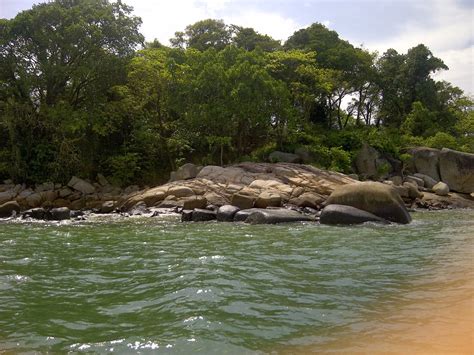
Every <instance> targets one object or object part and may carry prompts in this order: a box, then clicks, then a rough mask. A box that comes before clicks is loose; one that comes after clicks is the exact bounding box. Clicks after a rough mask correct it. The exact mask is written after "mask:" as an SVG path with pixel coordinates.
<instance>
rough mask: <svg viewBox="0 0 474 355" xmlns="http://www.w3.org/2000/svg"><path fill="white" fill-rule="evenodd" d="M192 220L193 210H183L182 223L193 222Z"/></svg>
mask: <svg viewBox="0 0 474 355" xmlns="http://www.w3.org/2000/svg"><path fill="white" fill-rule="evenodd" d="M192 220H193V211H192V210H183V212H181V222H191V221H192Z"/></svg>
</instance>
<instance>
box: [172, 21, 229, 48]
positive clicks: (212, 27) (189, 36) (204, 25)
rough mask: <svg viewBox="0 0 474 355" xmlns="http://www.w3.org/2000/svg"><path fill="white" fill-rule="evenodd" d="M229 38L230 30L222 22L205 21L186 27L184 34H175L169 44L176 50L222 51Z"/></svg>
mask: <svg viewBox="0 0 474 355" xmlns="http://www.w3.org/2000/svg"><path fill="white" fill-rule="evenodd" d="M231 38H232V31H231V28H230V27H229V26H227V25H226V24H225V23H224V21H222V20H213V19H207V20H202V21H198V22H196V23H194V24H192V25H189V26H187V27H186V29H185V30H184V32H176V33H175V37H174V38H172V39H171V40H170V42H171V44H172V45H173V47H176V48H194V49H197V50H199V51H205V50H206V49H208V48H215V49H217V50H222V49H224V48H225V46H227V45H228V44H229V43H230V42H231Z"/></svg>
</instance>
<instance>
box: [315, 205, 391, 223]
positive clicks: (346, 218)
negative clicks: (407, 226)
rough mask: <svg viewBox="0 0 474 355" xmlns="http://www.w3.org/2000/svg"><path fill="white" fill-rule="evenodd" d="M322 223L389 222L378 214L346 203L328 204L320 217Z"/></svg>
mask: <svg viewBox="0 0 474 355" xmlns="http://www.w3.org/2000/svg"><path fill="white" fill-rule="evenodd" d="M319 222H320V223H321V224H360V223H364V222H377V223H383V224H387V223H388V222H387V221H386V220H385V219H383V218H380V217H377V216H376V215H374V214H372V213H370V212H367V211H363V210H360V209H358V208H355V207H352V206H346V205H328V206H326V207H324V209H323V210H322V211H321V216H320V219H319Z"/></svg>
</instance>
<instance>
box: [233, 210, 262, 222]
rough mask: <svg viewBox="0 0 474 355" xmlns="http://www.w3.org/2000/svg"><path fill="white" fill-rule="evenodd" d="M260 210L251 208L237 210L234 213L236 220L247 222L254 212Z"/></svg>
mask: <svg viewBox="0 0 474 355" xmlns="http://www.w3.org/2000/svg"><path fill="white" fill-rule="evenodd" d="M258 211H260V209H259V208H249V209H245V210H241V211H237V213H236V214H235V215H234V222H245V220H246V219H247V218H248V216H250V215H251V214H252V213H254V212H258Z"/></svg>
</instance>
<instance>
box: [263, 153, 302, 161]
mask: <svg viewBox="0 0 474 355" xmlns="http://www.w3.org/2000/svg"><path fill="white" fill-rule="evenodd" d="M268 160H270V161H271V162H272V163H299V162H300V161H301V158H300V157H299V155H297V154H292V153H285V152H280V151H278V150H276V151H274V152H271V153H270V155H269V156H268Z"/></svg>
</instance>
